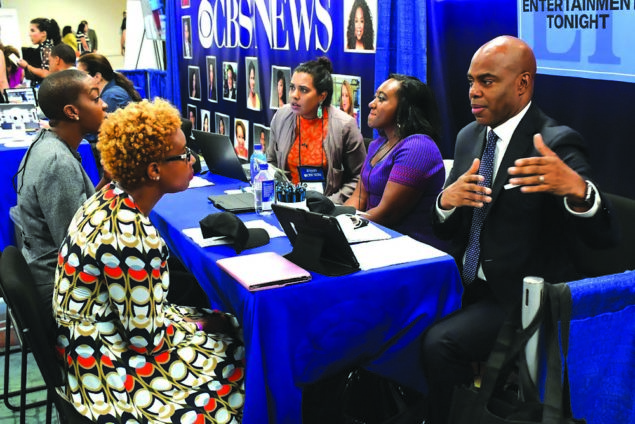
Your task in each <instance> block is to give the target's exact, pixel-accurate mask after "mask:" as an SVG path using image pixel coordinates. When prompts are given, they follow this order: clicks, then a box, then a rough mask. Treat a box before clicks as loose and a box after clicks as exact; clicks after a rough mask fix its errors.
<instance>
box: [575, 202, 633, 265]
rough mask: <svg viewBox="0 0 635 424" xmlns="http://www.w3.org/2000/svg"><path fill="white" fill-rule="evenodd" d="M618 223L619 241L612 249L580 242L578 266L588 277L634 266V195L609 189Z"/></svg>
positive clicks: (576, 248) (577, 253)
mask: <svg viewBox="0 0 635 424" xmlns="http://www.w3.org/2000/svg"><path fill="white" fill-rule="evenodd" d="M606 197H607V198H608V200H609V201H610V202H611V204H612V206H613V212H614V214H615V219H616V220H617V222H618V225H619V231H620V241H619V243H618V245H617V246H615V247H612V248H610V249H594V248H591V247H589V246H586V245H584V244H583V243H582V242H578V243H577V245H575V247H574V257H575V261H576V266H577V268H578V270H579V271H581V272H582V273H583V274H584V275H585V276H586V277H597V276H600V275H608V274H617V273H620V272H624V271H628V270H633V269H635V199H629V198H627V197H622V196H618V195H615V194H610V193H607V194H606Z"/></svg>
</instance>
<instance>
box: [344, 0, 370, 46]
mask: <svg viewBox="0 0 635 424" xmlns="http://www.w3.org/2000/svg"><path fill="white" fill-rule="evenodd" d="M374 39H375V30H374V29H373V17H372V16H371V14H370V8H369V7H368V4H367V3H366V0H355V2H354V3H353V7H352V8H351V13H350V15H349V17H348V27H347V30H346V40H347V43H346V47H347V48H348V49H350V50H375V47H374V46H373V45H374Z"/></svg>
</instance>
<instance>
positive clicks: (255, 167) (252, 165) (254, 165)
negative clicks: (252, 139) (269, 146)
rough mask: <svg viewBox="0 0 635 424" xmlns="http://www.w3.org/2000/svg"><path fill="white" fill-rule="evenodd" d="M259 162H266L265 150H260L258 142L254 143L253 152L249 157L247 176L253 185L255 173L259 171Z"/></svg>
mask: <svg viewBox="0 0 635 424" xmlns="http://www.w3.org/2000/svg"><path fill="white" fill-rule="evenodd" d="M261 163H267V156H266V155H265V152H263V151H262V146H261V145H260V143H258V144H255V145H254V152H253V153H252V154H251V157H250V158H249V178H250V179H251V185H252V186H253V185H254V181H255V179H256V175H258V172H260V168H259V165H260V164H261Z"/></svg>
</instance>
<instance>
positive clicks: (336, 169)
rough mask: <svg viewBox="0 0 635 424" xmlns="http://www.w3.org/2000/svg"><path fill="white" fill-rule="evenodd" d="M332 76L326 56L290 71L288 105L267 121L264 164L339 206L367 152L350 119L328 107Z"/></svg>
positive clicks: (355, 178) (357, 177)
mask: <svg viewBox="0 0 635 424" xmlns="http://www.w3.org/2000/svg"><path fill="white" fill-rule="evenodd" d="M332 72H333V67H332V65H331V61H330V60H329V59H328V58H326V57H320V58H318V59H317V60H311V61H308V62H304V63H301V64H300V65H299V66H298V67H297V68H295V71H294V73H293V76H292V78H291V84H290V90H289V103H287V104H286V105H284V106H283V107H282V108H280V109H278V110H277V111H276V113H275V115H274V116H273V119H272V120H271V131H270V134H269V144H268V146H267V161H268V162H269V163H271V164H273V166H275V167H277V168H280V169H282V170H284V171H288V172H289V174H290V180H291V181H292V182H293V183H294V184H297V183H299V182H309V183H311V184H312V185H313V186H315V185H318V184H319V185H320V186H321V187H322V189H323V193H324V194H325V195H326V196H328V197H329V198H330V199H331V200H332V201H333V202H334V203H336V204H342V203H344V202H345V201H346V199H348V198H349V197H350V195H351V194H352V193H353V191H354V190H355V186H356V184H357V180H358V179H359V173H360V171H361V169H362V164H363V163H364V159H365V158H366V148H365V146H364V139H363V137H362V134H361V133H360V131H359V128H357V123H356V122H355V120H354V119H353V118H352V117H351V116H349V115H347V114H345V113H344V112H342V111H341V110H339V109H337V108H335V107H333V106H331V99H332V97H333V78H332V77H331V73H332Z"/></svg>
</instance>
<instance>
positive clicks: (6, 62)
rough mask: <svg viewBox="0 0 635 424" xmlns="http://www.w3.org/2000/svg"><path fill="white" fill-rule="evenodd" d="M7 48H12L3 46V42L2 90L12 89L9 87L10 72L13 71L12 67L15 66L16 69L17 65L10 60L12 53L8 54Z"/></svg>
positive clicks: (0, 77)
mask: <svg viewBox="0 0 635 424" xmlns="http://www.w3.org/2000/svg"><path fill="white" fill-rule="evenodd" d="M7 47H10V46H6V47H5V46H3V45H2V42H0V48H1V49H2V54H1V55H0V90H4V89H5V88H9V87H10V85H9V70H10V69H11V68H10V66H11V65H13V66H14V67H16V66H15V64H14V63H13V62H11V59H9V55H10V54H11V52H7ZM14 50H15V49H14ZM20 70H21V69H20Z"/></svg>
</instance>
